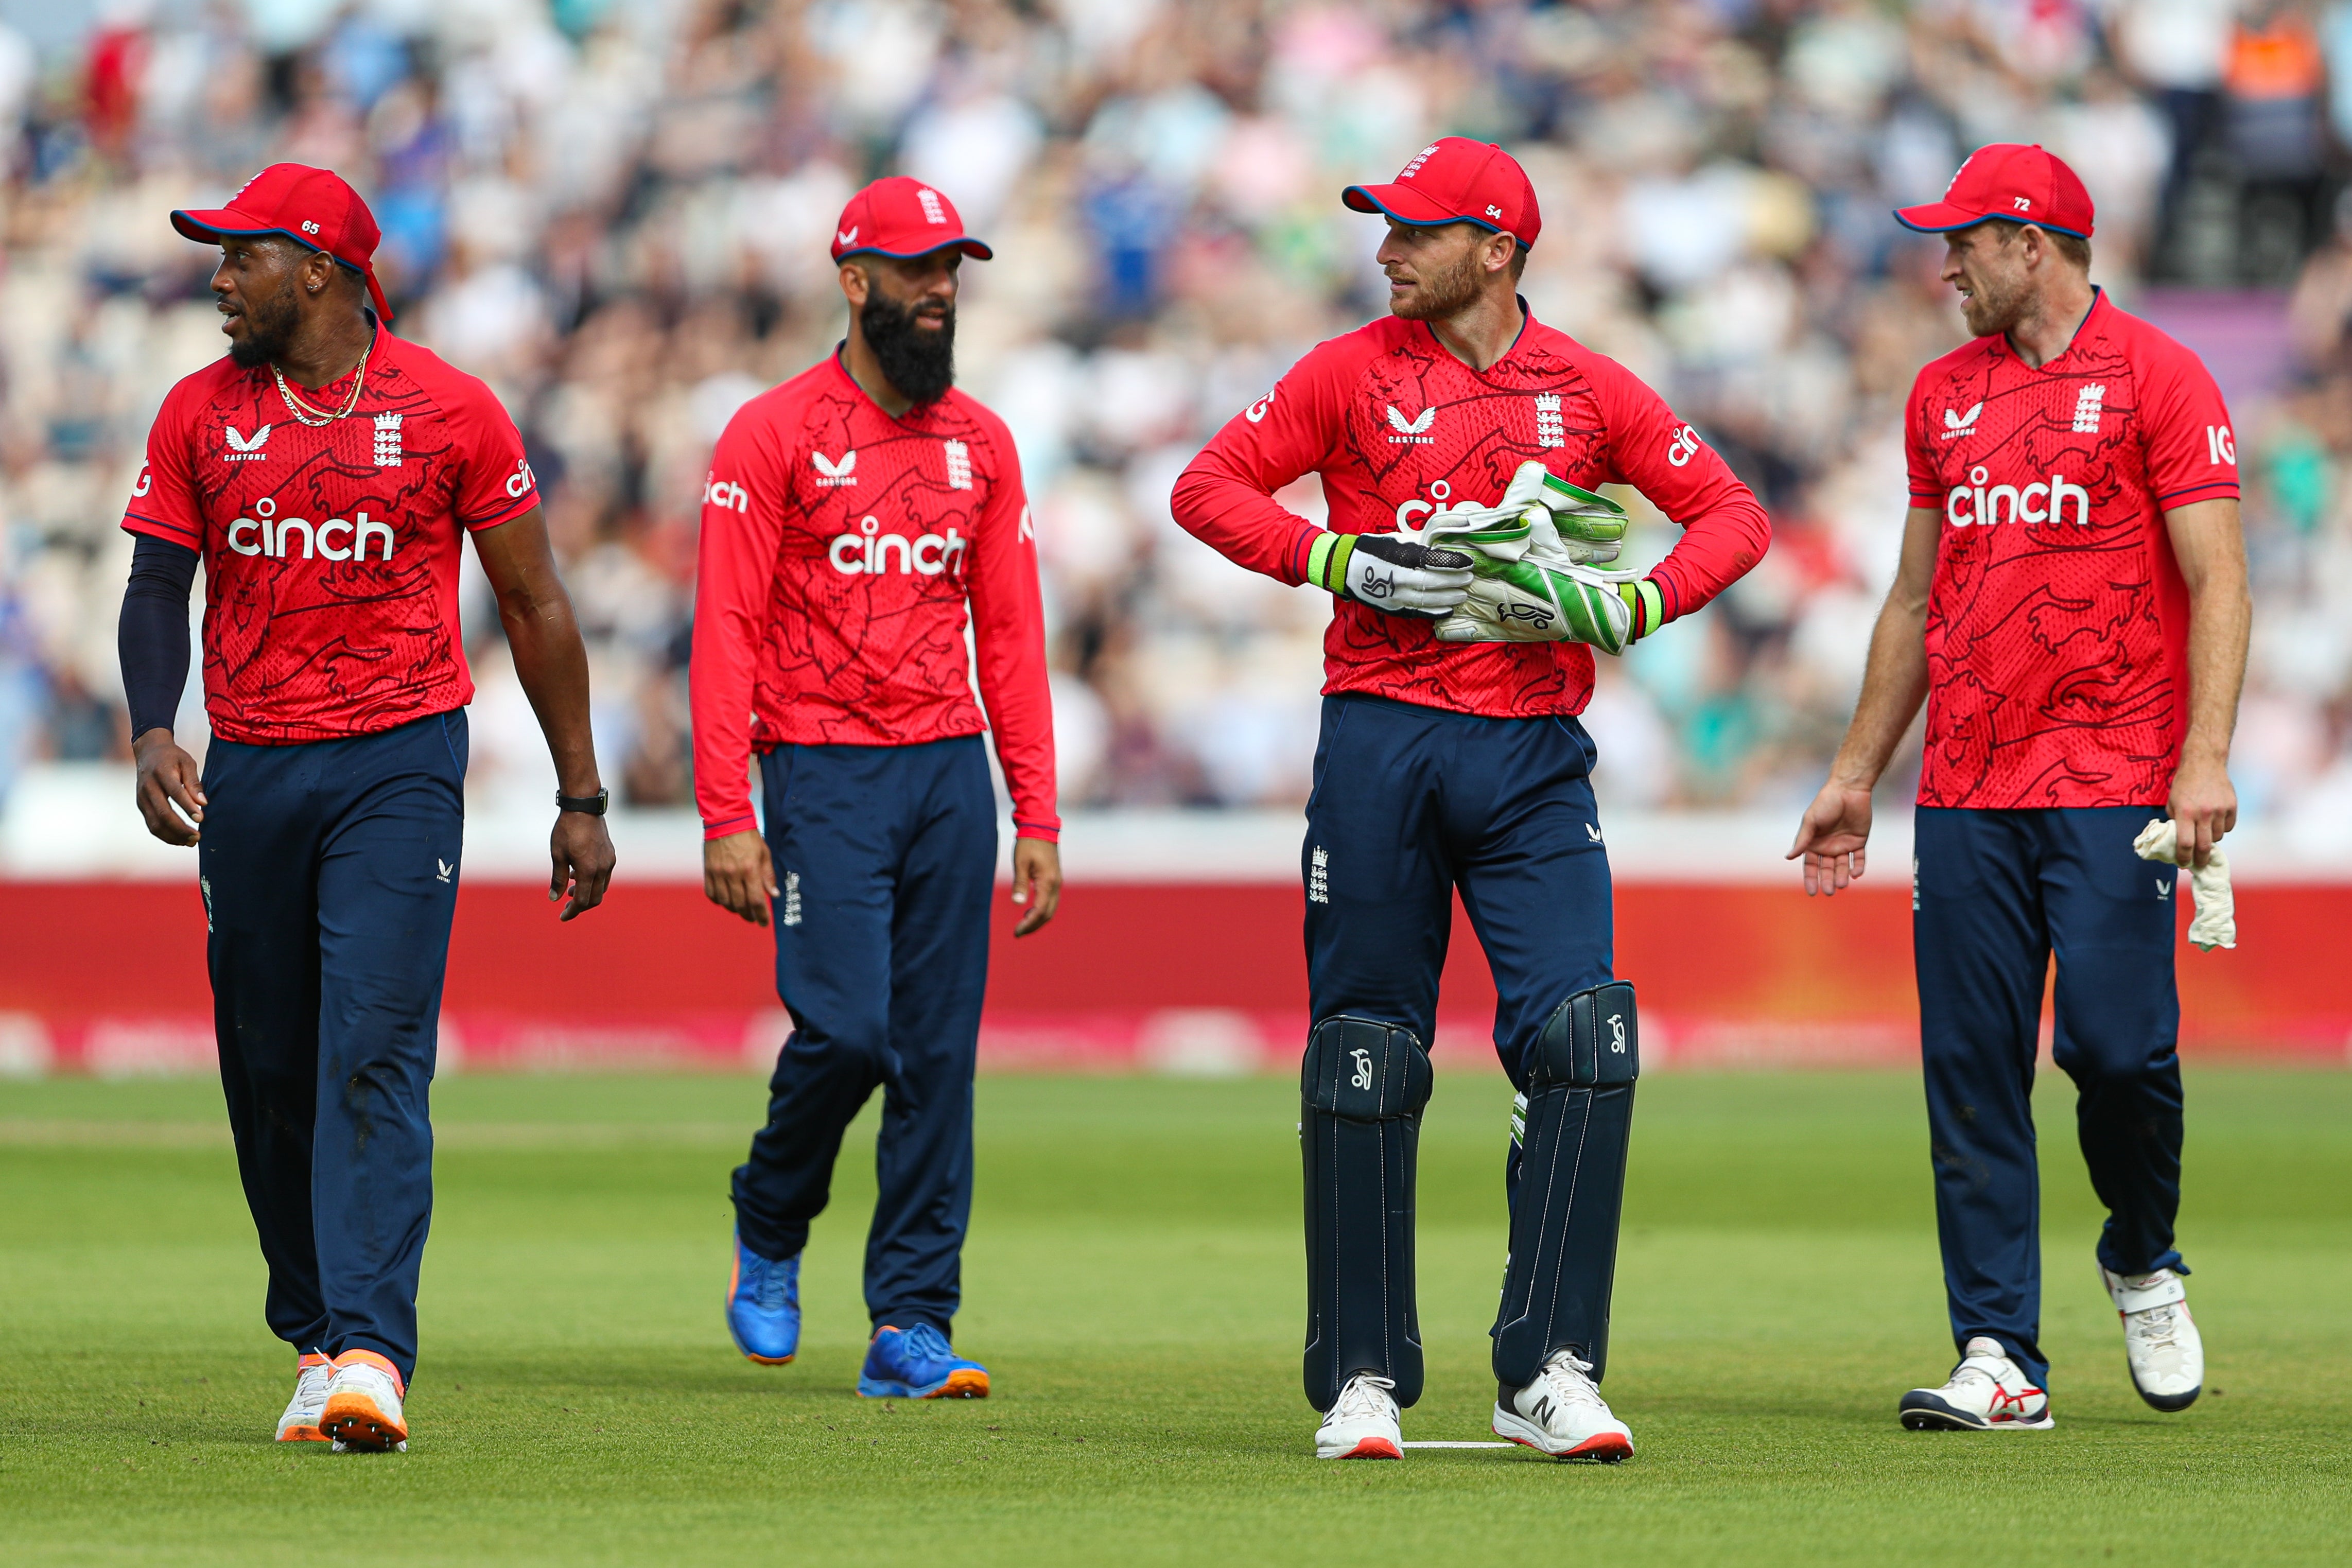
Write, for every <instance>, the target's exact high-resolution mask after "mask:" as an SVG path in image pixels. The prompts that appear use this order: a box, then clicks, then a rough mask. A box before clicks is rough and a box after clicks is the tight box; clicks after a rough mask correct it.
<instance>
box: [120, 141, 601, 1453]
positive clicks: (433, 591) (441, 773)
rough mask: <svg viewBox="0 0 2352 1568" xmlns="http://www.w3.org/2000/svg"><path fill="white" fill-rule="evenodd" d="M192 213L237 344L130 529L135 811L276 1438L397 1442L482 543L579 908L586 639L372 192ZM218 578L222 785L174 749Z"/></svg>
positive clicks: (217, 756) (288, 188)
mask: <svg viewBox="0 0 2352 1568" xmlns="http://www.w3.org/2000/svg"><path fill="white" fill-rule="evenodd" d="M172 226H173V227H174V228H175V229H177V230H178V231H179V232H180V233H181V234H182V235H183V236H184V237H187V238H189V239H193V240H196V241H199V242H202V243H206V244H217V245H218V246H219V247H220V251H221V261H220V266H219V268H218V269H217V270H216V271H215V273H214V274H213V280H212V289H213V293H214V296H215V299H216V300H218V302H219V306H220V310H221V313H222V315H223V316H225V317H226V321H223V323H222V325H221V331H223V332H225V333H226V334H227V337H228V354H227V356H226V358H224V359H221V360H219V361H217V362H215V363H213V364H211V365H208V366H206V367H205V369H203V370H200V371H198V372H196V373H195V374H194V375H191V376H188V377H186V378H184V380H182V381H181V382H180V383H179V384H178V385H176V386H174V387H173V389H172V391H171V394H170V395H168V396H167V397H166V398H165V399H164V400H163V409H162V411H161V412H160V413H159V414H157V416H156V417H155V424H154V427H153V429H152V431H151V432H150V434H149V436H148V438H147V463H146V467H145V468H143V469H142V471H141V473H140V476H139V479H138V483H137V485H136V486H135V487H134V488H133V489H132V491H131V504H130V508H129V510H128V511H127V512H126V513H125V515H124V517H123V520H122V526H123V527H124V528H125V529H127V530H128V531H131V533H133V534H135V535H137V536H138V542H137V545H136V546H135V548H134V552H133V554H132V557H131V583H130V586H129V589H128V590H127V592H126V593H125V594H124V595H123V601H122V619H121V657H122V681H123V687H124V689H125V691H126V693H127V695H128V698H129V702H130V709H131V732H132V734H133V736H134V737H135V739H134V742H133V744H134V747H135V750H136V752H137V758H138V772H139V782H138V800H139V809H140V812H141V814H142V816H144V817H145V818H146V822H147V827H148V830H149V831H150V832H151V833H152V834H153V835H154V836H155V837H158V838H160V839H162V840H163V842H164V843H166V844H175V845H191V844H192V845H194V846H195V847H196V857H197V868H198V870H199V872H200V876H201V886H202V889H203V891H204V900H205V930H206V931H207V932H208V935H207V938H206V961H207V965H208V967H209V969H210V972H211V976H212V986H213V998H214V1027H215V1032H216V1035H217V1037H218V1040H219V1046H220V1067H221V1083H222V1087H223V1089H225V1090H226V1096H227V1100H228V1116H229V1127H230V1130H231V1131H232V1132H233V1133H234V1135H235V1138H236V1159H237V1172H238V1174H239V1175H240V1177H241V1178H242V1179H243V1182H244V1185H245V1195H246V1202H247V1205H249V1206H250V1207H251V1209H252V1211H253V1221H254V1226H255V1228H256V1229H257V1230H258V1231H259V1233H260V1237H261V1251H262V1256H263V1257H264V1258H267V1259H268V1265H269V1293H268V1306H267V1317H268V1323H269V1327H270V1329H271V1330H272V1331H274V1332H276V1333H277V1334H278V1337H279V1338H280V1339H283V1340H285V1341H286V1342H288V1343H289V1344H291V1345H293V1346H294V1348H295V1351H296V1353H297V1358H298V1363H297V1369H296V1384H295V1393H294V1397H293V1400H292V1402H291V1403H290V1404H289V1405H287V1407H286V1412H285V1414H284V1415H282V1416H281V1417H280V1418H279V1420H278V1440H279V1441H280V1442H304V1441H310V1442H316V1441H326V1440H331V1441H332V1442H333V1443H334V1444H335V1446H336V1447H337V1448H339V1449H341V1448H344V1447H351V1448H358V1449H385V1448H405V1447H407V1441H408V1435H409V1426H408V1420H407V1417H406V1415H404V1412H403V1410H402V1401H403V1400H404V1397H405V1396H406V1394H407V1392H408V1380H409V1379H410V1377H411V1376H413V1375H414V1374H415V1370H416V1282H417V1269H418V1266H419V1263H420V1261H421V1260H422V1258H423V1255H424V1250H425V1229H426V1226H427V1224H428V1222H429V1221H430V1219H431V1217H432V1208H433V1130H432V1126H431V1124H430V1122H429V1121H428V1120H427V1113H426V1096H427V1091H428V1089H429V1087H430V1085H431V1083H432V1079H433V1067H434V1052H435V1044H436V1029H437V1026H438V1020H439V1016H440V1011H441V981H442V973H443V970H444V968H445V966H446V961H447V958H448V951H449V922H450V917H451V914H452V913H453V911H454V910H455V909H456V904H457V869H458V866H459V863H460V861H461V859H462V854H461V840H462V837H463V831H464V819H465V773H466V712H465V708H466V704H467V702H468V701H469V700H472V697H473V694H474V686H473V680H472V679H471V677H470V676H469V675H468V673H467V668H466V654H465V644H464V639H463V637H462V634H461V632H460V629H459V626H458V621H457V557H458V549H459V543H458V542H459V541H460V539H462V538H465V537H467V536H468V535H470V536H471V537H472V540H473V542H474V550H475V553H476V554H477V555H478V557H479V558H480V561H481V563H482V569H483V572H484V573H485V574H486V575H487V576H488V579H489V582H490V585H491V586H492V588H493V589H495V590H496V592H497V595H498V602H499V617H500V619H501V620H502V622H503V623H504V625H505V626H506V634H507V641H508V645H509V648H510V649H511V650H512V652H513V655H514V661H515V672H516V674H517V675H518V676H519V677H520V679H521V681H522V685H523V689H524V690H525V691H526V692H527V693H528V694H529V695H530V702H531V707H532V709H533V710H535V711H536V712H537V713H538V715H539V720H540V724H541V728H542V729H543V730H544V731H545V732H546V735H547V742H548V749H549V751H550V752H551V754H552V756H553V758H554V762H555V773H556V779H557V785H558V787H557V795H556V819H555V830H554V833H553V835H552V837H551V842H550V850H551V855H552V858H553V867H554V869H553V877H552V879H551V881H550V883H549V889H548V896H549V898H550V899H551V900H552V899H558V898H562V897H563V896H564V895H565V894H566V893H567V892H568V893H569V895H570V896H569V900H568V901H567V902H566V904H565V907H564V909H563V910H562V918H563V919H564V920H567V921H568V920H571V919H572V918H573V917H574V916H576V915H579V914H581V913H583V912H584V911H586V910H591V909H593V908H595V907H596V905H597V904H598V903H599V902H600V901H601V900H603V898H604V889H605V885H606V882H607V881H608V879H610V878H611V876H612V872H613V846H612V841H611V839H610V838H609V837H607V835H606V833H605V830H604V822H603V820H602V818H603V816H604V802H605V792H604V786H603V784H601V783H600V782H599V781H598V777H597V772H596V754H595V748H594V746H593V742H592V741H591V738H590V734H589V724H588V658H587V653H586V651H585V649H584V648H583V647H582V646H581V641H580V631H579V627H578V626H577V625H576V624H575V623H574V621H573V619H572V605H571V601H570V600H569V598H567V597H566V596H565V594H564V591H563V584H562V582H561V580H560V579H559V578H558V577H557V575H556V570H555V560H554V556H553V554H552V553H551V551H550V549H549V546H548V539H547V529H546V527H545V525H544V524H543V522H542V521H541V516H540V502H539V489H538V486H537V484H536V483H535V481H534V480H533V479H532V477H531V471H530V463H529V462H528V461H526V460H525V458H524V456H523V446H522V439H521V437H520V436H519V435H517V433H516V431H515V427H514V425H513V423H512V421H510V420H509V418H508V417H507V416H506V412H505V411H504V410H503V409H502V408H500V407H499V404H498V400H497V399H496V398H495V397H493V396H492V395H491V394H490V391H489V389H488V387H486V386H484V385H483V384H481V383H480V382H478V381H477V380H475V379H474V378H473V377H472V376H469V375H464V374H459V373H458V372H457V371H456V370H453V369H451V368H450V367H449V366H448V365H447V364H446V363H443V362H442V361H441V360H439V359H438V358H436V357H435V356H434V355H433V354H431V353H427V352H426V351H425V350H424V349H421V348H417V347H415V346H414V345H413V344H410V343H405V342H402V341H401V340H399V339H398V338H395V337H394V336H393V335H392V333H391V331H389V330H388V328H389V323H390V321H391V320H392V311H391V310H390V308H389V307H388V306H386V304H385V303H384V298H383V289H381V288H379V287H378V286H377V284H376V280H375V273H374V269H373V266H372V265H371V258H372V257H373V254H374V251H375V246H376V240H377V230H376V224H375V219H374V217H373V216H371V215H370V213H369V212H368V209H367V205H366V204H365V203H364V202H362V200H361V199H360V197H359V195H358V193H357V192H355V191H353V190H352V188H351V186H350V185H348V184H344V183H343V181H342V180H341V178H339V177H338V176H336V175H335V174H332V173H331V172H329V171H327V170H324V169H311V168H306V167H303V166H302V165H300V164H296V163H279V164H275V165H273V166H272V167H270V168H268V169H265V170H263V171H262V172H261V173H260V174H257V175H256V176H254V178H253V180H252V181H251V182H250V183H249V184H247V185H246V187H245V188H244V189H243V190H241V191H239V192H238V193H237V194H236V196H234V197H233V198H231V199H230V201H229V204H228V205H227V206H226V207H225V208H221V209H218V210H215V211H209V212H174V213H173V215H172ZM200 560H201V561H202V563H203V564H204V567H205V616H204V627H203V643H204V655H205V659H204V686H205V713H206V715H207V716H208V717H209V719H210V720H211V724H212V733H213V739H212V744H211V748H210V750H209V752H207V753H206V755H205V762H204V767H203V770H202V773H201V774H199V773H198V770H197V766H196V763H195V760H194V758H193V757H191V756H190V755H189V754H188V753H187V752H185V751H184V750H182V749H181V748H180V746H179V745H178V743H177V742H176V741H175V740H174V739H173V732H172V725H173V716H174V714H175V712H176V710H177V709H178V707H179V703H180V691H181V688H182V687H183V686H184V684H185V682H186V680H187V673H188V594H189V590H190V587H191V585H192V584H193V583H194V577H195V571H196V565H197V563H198V562H199V561H200Z"/></svg>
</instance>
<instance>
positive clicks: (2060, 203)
mask: <svg viewBox="0 0 2352 1568" xmlns="http://www.w3.org/2000/svg"><path fill="white" fill-rule="evenodd" d="M1989 217H2005V218H2008V219H2010V220H2011V221H2012V222H2015V223H2030V224H2032V225H2033V226H2035V227H2037V228H2046V229H2049V230H2052V231H2053V233H2057V234H2071V235H2073V236H2074V237H2075V238H2077V239H2088V238H2090V237H2091V193H2090V192H2088V191H2086V190H2084V188H2083V182H2082V180H2081V179H2080V178H2078V177H2077V176H2076V175H2075V174H2074V170H2072V169H2070V168H2068V167H2067V166H2066V163H2065V160H2064V159H2063V158H2061V157H2059V156H2058V155H2057V154H2056V153H2047V152H2044V151H2043V150H2042V148H2041V147H2040V146H2039V145H2038V144H2037V145H2035V146H2032V147H2024V146H2020V145H2019V144H2018V143H2016V142H1993V143H1991V144H1990V145H1989V146H1984V147H1979V148H1978V149H1977V150H1976V151H1975V152H1973V153H1969V161H1968V162H1967V163H1962V164H1961V165H1960V172H1959V173H1958V174H1954V175H1953V176H1952V183H1951V184H1949V185H1948V186H1946V187H1945V189H1944V199H1943V200H1942V201H1940V202H1929V203H1927V205H1925V206H1916V207H1897V208H1895V221H1896V222H1897V223H1899V224H1901V225H1902V226H1904V227H1906V228H1916V229H1917V230H1919V231H1920V232H1921V233H1922V234H1944V233H1947V232H1948V231H1950V230H1952V229H1956V228H1967V227H1969V226H1970V225H1972V224H1979V223H1982V222H1984V220H1985V219H1987V218H1989Z"/></svg>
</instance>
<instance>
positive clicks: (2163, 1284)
mask: <svg viewBox="0 0 2352 1568" xmlns="http://www.w3.org/2000/svg"><path fill="white" fill-rule="evenodd" d="M2099 1279H2101V1280H2102V1281H2103V1282H2105V1285H2106V1287H2107V1294H2108V1296H2109V1297H2111V1298H2112V1299H2113V1300H2114V1301H2115V1303H2116V1315H2117V1316H2119V1317H2121V1318H2122V1319H2123V1321H2124V1359H2125V1361H2126V1362H2127V1363H2130V1365H2131V1380H2132V1386H2133V1387H2134V1388H2137V1389H2138V1390H2139V1396H2140V1397H2141V1398H2142V1399H2145V1400H2147V1402H2148V1404H2150V1405H2154V1406H2155V1407H2156V1408H2157V1409H2158V1410H2165V1411H2172V1410H2186V1409H2188V1408H2189V1406H2190V1405H2194V1404H2196V1403H2197V1396H2198V1394H2201V1393H2203V1392H2204V1389H2205V1342H2204V1340H2203V1339H2201V1338H2200V1337H2199V1335H2198V1332H2197V1321H2196V1320H2195V1319H2193V1318H2191V1317H2190V1316H2189V1289H2188V1287H2187V1286H2185V1285H2183V1284H2181V1282H2180V1276H2179V1275H2178V1274H2175V1273H2174V1272H2173V1271H2172V1270H2171V1269H2169V1268H2159V1269H2158V1270H2157V1271H2156V1272H2155V1273H2153V1274H2110V1273H2108V1272H2107V1270H2106V1269H2105V1268H2104V1267H2103V1268H2100V1270H2099Z"/></svg>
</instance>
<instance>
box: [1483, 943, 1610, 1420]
mask: <svg viewBox="0 0 2352 1568" xmlns="http://www.w3.org/2000/svg"><path fill="white" fill-rule="evenodd" d="M1641 1068H1642V1055H1641V1031H1640V1029H1639V1027H1638V1026H1637V1020H1636V1018H1635V1015H1634V1011H1633V987H1632V986H1631V985H1629V984H1625V983H1624V982H1623V981H1622V980H1621V981H1613V982H1612V983H1611V984H1607V985H1596V986H1594V987H1592V989H1591V990H1589V991H1580V992H1578V993H1577V994H1575V995H1573V996H1570V998H1569V999H1568V1000H1567V1001H1565V1002H1562V1003H1561V1004H1560V1005H1559V1007H1558V1008H1557V1009H1556V1010H1554V1012H1553V1013H1552V1016H1550V1018H1549V1019H1548V1020H1546V1022H1545V1024H1544V1028H1543V1034H1542V1036H1541V1037H1540V1038H1539V1039H1538V1041H1537V1044H1536V1054H1535V1060H1534V1062H1533V1063H1532V1064H1530V1070H1529V1073H1528V1091H1527V1096H1526V1100H1527V1108H1526V1110H1525V1112H1524V1118H1525V1130H1524V1131H1523V1132H1522V1133H1521V1134H1520V1135H1519V1137H1518V1140H1517V1141H1518V1144H1519V1147H1518V1148H1517V1151H1516V1153H1517V1159H1516V1161H1515V1163H1514V1167H1513V1169H1514V1179H1513V1182H1512V1185H1511V1257H1510V1263H1509V1266H1508V1268H1507V1269H1506V1270H1505V1272H1504V1276H1503V1304H1502V1309H1501V1310H1500V1312H1499V1313H1498V1314H1497V1315H1496V1321H1495V1377H1496V1381H1497V1382H1499V1383H1501V1384H1504V1385H1506V1386H1507V1387H1510V1388H1524V1387H1526V1386H1527V1385H1528V1384H1530V1383H1533V1382H1534V1381H1535V1380H1536V1374H1537V1373H1538V1372H1540V1371H1541V1370H1542V1369H1543V1364H1544V1362H1545V1361H1546V1360H1547V1359H1548V1358H1549V1357H1550V1356H1551V1354H1552V1353H1553V1352H1556V1351H1559V1350H1564V1349H1568V1348H1570V1347H1574V1348H1575V1349H1576V1350H1577V1352H1578V1353H1579V1354H1580V1356H1581V1358H1582V1359H1583V1360H1585V1361H1588V1362H1591V1363H1592V1374H1591V1375H1592V1378H1593V1381H1594V1382H1596V1383H1597V1382H1599V1381H1600V1379H1601V1375H1602V1373H1604V1372H1605V1371H1606V1370H1607V1366H1608V1356H1609V1292H1610V1288H1611V1286H1612V1283H1613V1281H1614V1280H1615V1278H1616V1273H1617V1220H1618V1215H1619V1213H1620V1212H1621V1211H1622V1207H1623V1205H1624V1196H1625V1152H1626V1149H1627V1146H1628V1142H1629V1140H1630V1135H1631V1133H1632V1131H1633V1082H1634V1079H1637V1078H1639V1077H1640V1076H1641Z"/></svg>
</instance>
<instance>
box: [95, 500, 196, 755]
mask: <svg viewBox="0 0 2352 1568" xmlns="http://www.w3.org/2000/svg"><path fill="white" fill-rule="evenodd" d="M195 581H196V552H194V551H193V550H191V549H189V548H188V547H187V546H186V545H184V544H173V543H171V542H168V541H166V540H161V539H153V538H150V537H148V536H146V535H143V534H142V535H141V536H140V540H139V542H138V544H137V546H136V547H134V548H133V549H132V551H131V582H130V584H129V586H127V587H126V588H124V589H123V591H122V619H121V623H120V624H119V625H118V626H116V628H115V634H114V646H115V651H116V652H117V653H118V654H119V655H120V656H121V659H122V690H123V695H124V697H125V698H126V699H127V700H129V702H130V706H131V735H132V737H133V738H136V737H138V736H141V735H143V734H145V733H146V732H147V731H150V730H168V729H170V728H171V727H172V720H173V716H174V715H175V714H177V713H178V712H179V710H180V693H181V691H182V690H183V689H184V688H185V687H186V686H187V684H188V591H189V589H190V588H192V587H193V586H194V584H195Z"/></svg>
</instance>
